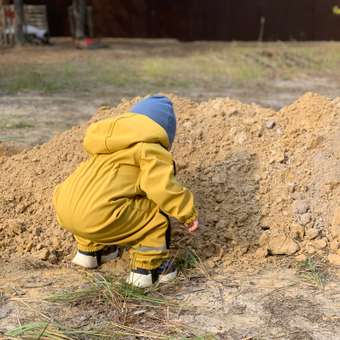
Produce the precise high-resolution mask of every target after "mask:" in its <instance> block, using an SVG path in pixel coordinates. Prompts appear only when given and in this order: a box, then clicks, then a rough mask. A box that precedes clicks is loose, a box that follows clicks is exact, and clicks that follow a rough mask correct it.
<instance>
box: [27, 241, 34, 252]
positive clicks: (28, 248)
mask: <svg viewBox="0 0 340 340" xmlns="http://www.w3.org/2000/svg"><path fill="white" fill-rule="evenodd" d="M32 248H33V242H29V243H28V244H27V246H26V251H27V252H30V251H31V250H32Z"/></svg>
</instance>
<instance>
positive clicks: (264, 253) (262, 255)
mask: <svg viewBox="0 0 340 340" xmlns="http://www.w3.org/2000/svg"><path fill="white" fill-rule="evenodd" d="M267 255H268V249H267V247H264V248H258V249H257V250H256V252H255V257H257V258H259V259H262V258H265V257H266V256H267Z"/></svg>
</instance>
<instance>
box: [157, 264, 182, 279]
mask: <svg viewBox="0 0 340 340" xmlns="http://www.w3.org/2000/svg"><path fill="white" fill-rule="evenodd" d="M156 271H157V276H158V282H159V283H166V282H170V281H173V280H175V278H176V276H177V269H176V267H175V265H174V262H173V260H166V261H164V262H163V263H162V264H161V266H159V267H158V268H157V269H156Z"/></svg>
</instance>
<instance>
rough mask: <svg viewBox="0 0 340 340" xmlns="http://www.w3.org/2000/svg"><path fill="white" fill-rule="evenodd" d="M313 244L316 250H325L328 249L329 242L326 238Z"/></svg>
mask: <svg viewBox="0 0 340 340" xmlns="http://www.w3.org/2000/svg"><path fill="white" fill-rule="evenodd" d="M312 242H313V243H312V245H313V247H314V248H316V249H325V248H326V247H327V241H326V240H325V239H324V238H322V239H320V240H314V241H312Z"/></svg>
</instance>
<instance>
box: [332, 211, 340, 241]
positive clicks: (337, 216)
mask: <svg viewBox="0 0 340 340" xmlns="http://www.w3.org/2000/svg"><path fill="white" fill-rule="evenodd" d="M330 230H331V233H332V235H333V237H334V238H335V239H337V240H338V241H339V242H340V207H338V208H336V209H335V212H334V215H333V220H332V224H331V227H330Z"/></svg>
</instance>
